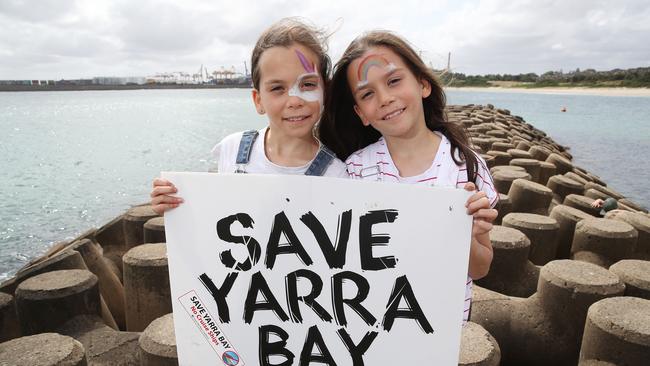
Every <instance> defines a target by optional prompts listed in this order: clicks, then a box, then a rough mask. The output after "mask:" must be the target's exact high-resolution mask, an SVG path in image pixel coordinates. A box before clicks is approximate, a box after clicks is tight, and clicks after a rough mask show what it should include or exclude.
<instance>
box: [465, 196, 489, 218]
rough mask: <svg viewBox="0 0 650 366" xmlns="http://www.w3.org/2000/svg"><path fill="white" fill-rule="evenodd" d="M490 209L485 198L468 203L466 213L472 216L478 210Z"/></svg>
mask: <svg viewBox="0 0 650 366" xmlns="http://www.w3.org/2000/svg"><path fill="white" fill-rule="evenodd" d="M487 208H490V200H489V199H488V198H487V197H481V198H480V199H478V200H476V201H474V202H470V203H469V205H467V213H468V214H470V215H473V214H474V213H476V212H477V211H478V210H480V209H487Z"/></svg>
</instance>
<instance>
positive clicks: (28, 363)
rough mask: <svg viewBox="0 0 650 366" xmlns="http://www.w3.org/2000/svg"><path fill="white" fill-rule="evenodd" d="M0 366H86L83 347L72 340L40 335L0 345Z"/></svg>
mask: <svg viewBox="0 0 650 366" xmlns="http://www.w3.org/2000/svg"><path fill="white" fill-rule="evenodd" d="M0 365H3V366H4V365H7V366H86V365H88V363H87V361H86V354H85V351H84V347H83V346H82V345H81V343H79V342H78V341H76V340H74V339H73V338H70V337H67V336H64V335H60V334H56V333H41V334H37V335H32V336H26V337H21V338H16V339H13V340H11V341H8V342H5V343H0Z"/></svg>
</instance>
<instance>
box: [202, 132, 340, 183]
mask: <svg viewBox="0 0 650 366" xmlns="http://www.w3.org/2000/svg"><path fill="white" fill-rule="evenodd" d="M266 129H267V127H265V128H263V129H261V130H260V131H259V135H258V136H257V138H256V139H255V142H254V143H253V148H252V149H251V154H250V160H249V161H248V164H247V165H246V166H245V170H246V172H247V173H253V174H296V175H299V174H305V172H306V171H307V168H309V165H310V164H311V161H310V162H309V163H307V164H305V165H303V166H296V167H292V166H281V165H277V164H275V163H273V162H272V161H270V160H269V159H268V158H267V157H266V153H265V152H264V151H265V150H264V135H265V134H266ZM242 134H243V131H242V132H237V133H233V134H231V135H228V136H226V137H225V138H224V139H223V140H221V142H219V143H218V144H217V145H216V146H215V147H214V148H212V154H213V156H214V158H215V160H216V162H217V164H218V165H217V170H218V172H219V173H234V172H235V170H237V164H236V162H237V152H238V151H239V142H240V141H241V138H242ZM314 158H316V156H314ZM323 176H324V177H339V178H347V177H348V173H347V171H346V169H345V164H343V162H342V161H341V160H339V159H334V160H332V163H331V164H330V165H329V166H328V167H327V170H325V174H323Z"/></svg>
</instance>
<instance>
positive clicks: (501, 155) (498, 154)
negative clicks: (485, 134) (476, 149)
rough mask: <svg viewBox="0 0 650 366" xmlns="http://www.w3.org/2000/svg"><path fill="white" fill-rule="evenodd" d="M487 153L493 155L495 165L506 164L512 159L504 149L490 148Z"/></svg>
mask: <svg viewBox="0 0 650 366" xmlns="http://www.w3.org/2000/svg"><path fill="white" fill-rule="evenodd" d="M487 154H488V155H490V156H492V157H494V165H495V166H501V165H508V164H510V160H512V156H510V154H508V153H507V152H505V151H497V150H490V151H488V152H487Z"/></svg>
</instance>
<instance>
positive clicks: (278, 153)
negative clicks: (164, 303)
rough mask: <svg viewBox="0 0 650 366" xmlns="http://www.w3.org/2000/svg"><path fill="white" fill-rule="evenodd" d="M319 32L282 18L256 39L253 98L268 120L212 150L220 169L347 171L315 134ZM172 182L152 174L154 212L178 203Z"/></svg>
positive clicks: (325, 71)
mask: <svg viewBox="0 0 650 366" xmlns="http://www.w3.org/2000/svg"><path fill="white" fill-rule="evenodd" d="M325 48H326V47H325V42H324V37H323V36H322V35H321V33H320V32H318V31H316V30H314V29H313V28H311V27H310V26H307V25H305V24H304V23H302V22H300V21H297V20H295V19H284V20H281V21H280V22H278V23H276V24H274V25H273V26H271V27H270V28H269V29H267V30H266V31H265V32H264V33H263V34H262V35H261V36H260V38H259V39H258V41H257V44H256V45H255V48H254V49H253V55H252V58H251V59H252V60H251V66H252V78H253V88H254V89H253V92H252V97H253V102H254V104H255V108H256V109H257V112H258V113H259V114H266V115H267V117H268V121H269V124H268V126H267V127H265V128H263V129H261V130H259V131H257V130H251V131H244V132H239V133H235V134H232V135H230V136H227V137H226V138H224V139H223V140H222V141H221V142H220V143H219V144H217V145H216V146H215V147H214V148H213V150H212V153H213V155H214V156H215V159H216V160H217V164H218V168H217V170H218V172H220V173H256V174H304V175H315V176H329V177H347V176H348V174H347V172H346V168H345V164H343V162H341V161H340V160H339V159H337V158H336V156H335V155H334V153H333V152H332V151H331V150H329V149H328V148H327V147H326V146H325V145H323V144H321V143H320V141H319V140H318V139H317V138H316V137H315V136H314V126H315V125H316V123H317V122H318V121H319V120H320V117H321V113H322V111H323V103H324V91H325V88H326V83H327V81H328V80H329V74H330V69H331V62H330V60H329V57H328V56H327V53H326V49H325ZM175 193H177V190H176V187H175V186H174V185H173V184H172V183H171V182H169V181H167V180H164V179H160V178H158V179H155V180H154V182H153V190H152V192H151V205H152V207H153V209H154V210H155V211H156V212H158V213H163V212H164V211H166V210H168V209H171V208H175V207H178V205H179V204H180V203H182V202H183V200H182V198H180V197H177V196H172V194H175Z"/></svg>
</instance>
